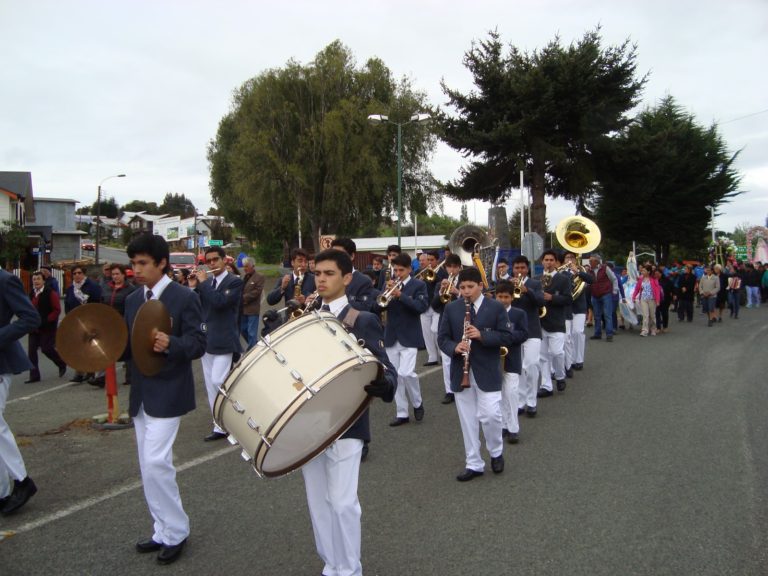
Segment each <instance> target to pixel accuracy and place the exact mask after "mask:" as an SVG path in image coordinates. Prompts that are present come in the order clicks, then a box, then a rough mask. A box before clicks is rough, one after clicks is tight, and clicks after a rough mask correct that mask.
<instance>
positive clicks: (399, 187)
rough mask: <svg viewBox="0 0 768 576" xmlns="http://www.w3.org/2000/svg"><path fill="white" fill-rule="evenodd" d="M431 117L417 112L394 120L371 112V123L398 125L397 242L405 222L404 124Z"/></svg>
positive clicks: (427, 119)
mask: <svg viewBox="0 0 768 576" xmlns="http://www.w3.org/2000/svg"><path fill="white" fill-rule="evenodd" d="M430 119H431V117H430V115H429V114H423V113H418V112H417V113H415V114H412V115H411V118H410V120H408V121H407V122H393V121H392V120H390V119H389V116H385V115H384V114H370V115H369V116H368V122H370V123H371V124H394V125H395V126H397V244H398V245H400V238H401V230H400V227H401V226H402V222H403V126H407V125H408V124H419V123H422V124H425V123H427V122H429V120H430Z"/></svg>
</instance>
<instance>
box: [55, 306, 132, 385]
mask: <svg viewBox="0 0 768 576" xmlns="http://www.w3.org/2000/svg"><path fill="white" fill-rule="evenodd" d="M127 343H128V328H127V327H126V326H125V320H123V317H122V316H120V313H119V312H118V311H117V310H115V309H114V308H112V307H111V306H107V305H106V304H96V303H94V304H83V305H81V306H78V307H77V308H75V309H74V310H72V311H71V312H69V313H67V315H66V316H64V320H62V321H61V324H60V325H59V329H58V331H57V332H56V351H57V352H58V353H59V356H61V357H62V359H63V360H64V362H66V363H67V364H68V365H69V366H72V368H74V369H75V370H77V371H78V372H98V371H100V370H104V369H105V368H107V366H110V365H111V364H114V362H115V361H116V360H117V359H118V358H120V356H121V355H122V353H123V351H124V350H125V345H126V344H127Z"/></svg>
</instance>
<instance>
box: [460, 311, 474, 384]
mask: <svg viewBox="0 0 768 576" xmlns="http://www.w3.org/2000/svg"><path fill="white" fill-rule="evenodd" d="M471 306H472V303H471V302H470V301H469V298H466V299H465V300H464V334H462V336H461V340H462V342H466V343H467V345H468V346H472V340H470V339H469V338H468V337H467V331H468V330H469V327H470V326H471V324H470V321H471V319H472V316H471V313H470V310H471V308H470V307H471ZM463 356H464V376H462V378H461V387H462V388H469V350H467V351H466V352H465V353H464V354H463Z"/></svg>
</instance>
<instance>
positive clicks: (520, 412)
mask: <svg viewBox="0 0 768 576" xmlns="http://www.w3.org/2000/svg"><path fill="white" fill-rule="evenodd" d="M523 412H525V407H521V408H518V409H517V415H518V416H520V415H521V414H522V413H523Z"/></svg>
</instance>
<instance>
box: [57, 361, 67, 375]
mask: <svg viewBox="0 0 768 576" xmlns="http://www.w3.org/2000/svg"><path fill="white" fill-rule="evenodd" d="M66 373H67V365H66V364H64V366H59V378H63V377H64V374H66Z"/></svg>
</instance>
